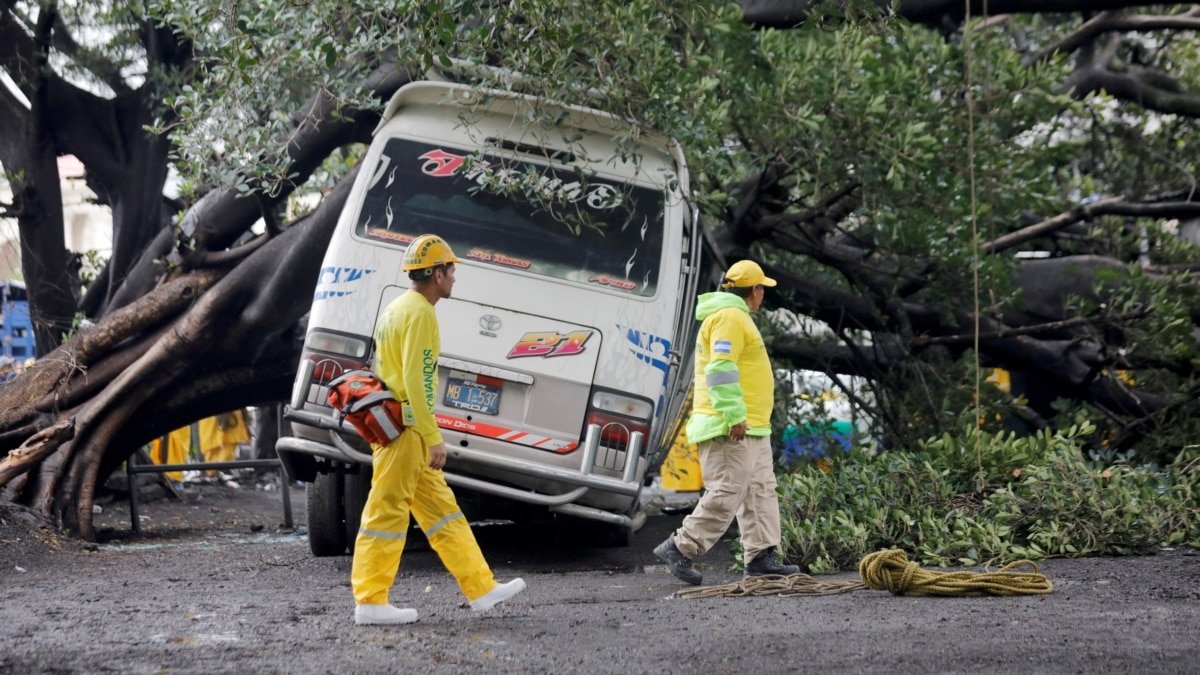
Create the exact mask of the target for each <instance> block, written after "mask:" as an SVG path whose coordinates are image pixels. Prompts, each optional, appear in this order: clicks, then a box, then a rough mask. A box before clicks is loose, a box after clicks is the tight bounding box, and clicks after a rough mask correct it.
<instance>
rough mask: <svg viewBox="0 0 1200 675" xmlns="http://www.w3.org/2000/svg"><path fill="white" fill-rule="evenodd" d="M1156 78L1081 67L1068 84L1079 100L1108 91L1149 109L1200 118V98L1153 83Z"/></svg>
mask: <svg viewBox="0 0 1200 675" xmlns="http://www.w3.org/2000/svg"><path fill="white" fill-rule="evenodd" d="M1153 79H1155V78H1153V76H1150V75H1147V74H1145V73H1143V72H1139V71H1131V72H1128V73H1118V72H1114V71H1112V70H1104V69H1100V68H1081V69H1079V70H1077V71H1075V73H1074V74H1072V75H1071V77H1070V78H1069V80H1068V81H1067V88H1068V89H1070V90H1071V92H1072V95H1074V96H1075V97H1076V98H1083V97H1084V96H1087V95H1088V94H1090V93H1092V92H1096V91H1101V90H1103V91H1106V92H1108V93H1109V94H1110V95H1111V96H1113V97H1114V98H1117V99H1120V100H1123V101H1128V102H1131V103H1136V104H1138V105H1140V106H1142V107H1143V108H1145V109H1147V110H1153V111H1155V112H1161V113H1167V114H1171V115H1183V116H1185V117H1200V95H1196V94H1185V93H1180V92H1178V91H1173V90H1171V89H1166V88H1163V87H1162V86H1158V85H1156V84H1155V83H1153V82H1152V81H1151V80H1153Z"/></svg>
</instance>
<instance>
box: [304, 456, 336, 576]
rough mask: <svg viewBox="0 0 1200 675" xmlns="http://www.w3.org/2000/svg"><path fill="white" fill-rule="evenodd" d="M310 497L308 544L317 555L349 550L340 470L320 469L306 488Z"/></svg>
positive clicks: (328, 554) (323, 555)
mask: <svg viewBox="0 0 1200 675" xmlns="http://www.w3.org/2000/svg"><path fill="white" fill-rule="evenodd" d="M305 493H306V495H307V497H308V506H307V509H306V510H307V513H308V548H309V550H310V551H312V554H313V555H315V556H317V557H325V556H333V555H343V554H345V553H346V529H345V528H346V526H345V522H344V521H345V511H344V508H343V497H344V490H343V482H342V474H341V472H338V471H334V472H331V473H319V474H317V478H316V480H314V481H313V482H311V483H309V484H308V488H307V489H306V490H305Z"/></svg>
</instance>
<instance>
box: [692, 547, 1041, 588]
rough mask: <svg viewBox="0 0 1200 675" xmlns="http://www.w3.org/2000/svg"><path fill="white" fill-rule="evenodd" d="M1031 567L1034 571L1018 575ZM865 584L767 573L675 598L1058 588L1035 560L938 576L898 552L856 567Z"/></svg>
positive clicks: (882, 554) (877, 554)
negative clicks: (1022, 568) (994, 568)
mask: <svg viewBox="0 0 1200 675" xmlns="http://www.w3.org/2000/svg"><path fill="white" fill-rule="evenodd" d="M1020 567H1028V568H1030V569H1031V570H1032V571H1027V572H1021V571H1017V569H1018V568H1020ZM858 574H859V576H860V577H861V578H862V581H817V580H816V579H813V578H812V577H810V576H808V575H807V574H792V575H790V576H781V575H777V574H768V575H765V576H761V577H746V578H745V579H742V580H741V581H731V582H729V583H727V584H721V585H719V586H701V587H699V588H687V589H684V590H681V591H677V592H676V593H675V595H674V597H676V598H680V599H683V600H694V599H697V598H720V597H725V598H737V597H746V596H755V595H779V596H785V597H787V596H795V595H807V596H817V595H836V594H838V593H850V592H852V591H861V590H866V589H868V588H869V589H872V590H877V591H890V592H891V593H892V594H894V595H912V596H920V595H939V596H957V597H967V596H980V595H1003V596H1007V595H1042V594H1045V593H1050V592H1053V591H1054V585H1053V584H1051V583H1050V580H1049V579H1047V578H1046V576H1045V575H1043V574H1042V573H1041V572H1040V571H1039V568H1038V566H1037V563H1035V562H1033V561H1032V560H1018V561H1016V562H1011V563H1009V564H1007V565H1005V566H1004V567H1001V568H1000V569H998V570H996V571H995V572H934V571H931V570H924V569H921V566H920V565H918V564H917V563H915V562H910V561H909V559H908V556H907V555H905V553H904V551H902V550H900V549H890V550H887V551H876V552H875V553H871V554H868V555H867V556H866V557H864V558H863V559H862V560H861V561H860V562H859V563H858Z"/></svg>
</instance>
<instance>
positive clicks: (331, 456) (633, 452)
mask: <svg viewBox="0 0 1200 675" xmlns="http://www.w3.org/2000/svg"><path fill="white" fill-rule="evenodd" d="M284 417H285V418H287V419H288V420H289V421H291V422H294V423H297V424H302V425H305V426H309V427H314V428H318V429H324V430H326V431H329V432H331V433H330V434H329V436H330V441H331V442H330V443H324V442H321V441H316V440H311V439H308V438H297V437H285V438H280V439H279V441H278V442H277V443H276V446H275V447H276V449H277V450H278V451H279V453H280V457H281V459H283V458H284V457H285V455H286V454H287V453H298V454H303V455H310V456H313V457H319V458H324V459H326V460H332V461H337V462H345V463H348V464H370V463H371V456H370V455H368V454H366V453H363V452H360V451H358V450H356V449H355V448H353V447H352V446H350V445H349V444H348V443H346V442H345V441H341V438H340V436H339V432H342V433H351V434H352V433H354V432H353V430H350V429H344V428H342V427H341V426H340V425H339V424H338V423H337V422H335V421H334V420H332V419H331V418H329V417H327V416H325V415H319V414H315V413H311V412H305V411H302V410H287V411H286V412H285V413H284ZM339 441H341V442H339ZM643 442H644V436H643V435H642V434H641V433H634V434H633V435H632V438H631V439H630V442H629V448H628V450H627V451H626V452H625V465H624V468H623V470H622V475H621V476H620V477H615V476H603V475H598V474H596V473H593V471H594V469H595V468H596V455H597V452H598V450H599V448H600V427H599V426H597V425H594V424H593V425H590V426H589V427H588V430H587V434H586V435H585V437H584V442H583V445H582V451H581V455H580V464H579V468H578V469H577V470H576V469H567V468H563V467H556V466H547V465H543V464H537V463H534V462H530V461H527V460H523V459H516V458H512V457H503V456H499V455H496V454H493V453H490V452H483V451H480V450H474V449H471V448H462V447H453V446H448V447H447V448H446V455H447V458H448V459H449V460H451V461H453V462H455V463H459V462H462V463H464V464H471V465H475V466H480V467H488V468H493V469H499V470H501V471H505V472H511V473H514V474H520V475H522V476H526V477H529V478H535V479H538V480H545V481H551V482H554V483H559V484H563V485H567V486H573V489H570V490H568V491H566V492H564V493H562V494H554V495H548V494H541V493H538V492H533V491H531V490H526V489H522V488H518V487H512V486H509V485H505V484H502V483H498V482H495V481H492V480H488V479H486V478H479V477H474V476H468V475H464V474H461V473H457V472H455V471H453V470H447V471H445V476H446V482H447V483H449V484H450V485H453V486H457V487H464V488H467V489H470V490H475V491H477V492H482V493H484V494H489V495H494V496H498V497H504V498H507V499H513V500H516V501H520V502H524V503H527V504H535V505H541V506H545V507H547V508H549V509H550V510H551V511H554V512H558V513H564V514H567V515H572V516H576V517H579V518H587V519H589V520H598V521H601V522H606V523H610V524H613V525H620V526H624V527H628V528H630V529H632V530H634V531H636V530H637V529H639V528H640V527H641V526H642V524H643V523H644V522H645V520H646V514H645V513H643V512H641V511H640V510H637V509H633V511H634V515H633V516H629V515H625V514H622V513H613V512H611V511H605V510H603V509H598V508H594V507H591V506H586V505H583V504H577V503H575V502H576V501H578V500H579V499H580V498H582V497H583V496H584V494H585V493H587V492H588V491H589V490H597V491H601V492H608V493H612V494H617V495H621V496H623V497H628V498H631V500H633V501H634V502H636V500H637V497H638V495H639V494H640V492H641V489H642V481H641V478H642V477H641V476H639V475H638V467H639V463H640V462H639V460H640V459H641V447H642V443H643ZM284 462H285V464H286V463H287V460H286V459H285V460H284Z"/></svg>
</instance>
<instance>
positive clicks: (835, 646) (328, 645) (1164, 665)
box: [0, 481, 1200, 673]
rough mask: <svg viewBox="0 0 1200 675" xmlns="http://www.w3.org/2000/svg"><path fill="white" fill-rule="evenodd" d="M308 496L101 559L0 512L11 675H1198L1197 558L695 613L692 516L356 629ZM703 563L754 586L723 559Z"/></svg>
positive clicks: (515, 546)
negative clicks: (1026, 580) (755, 674)
mask: <svg viewBox="0 0 1200 675" xmlns="http://www.w3.org/2000/svg"><path fill="white" fill-rule="evenodd" d="M292 495H293V500H294V504H293V506H294V508H295V514H296V518H297V520H298V525H299V526H298V527H297V528H295V529H288V528H283V527H281V524H282V521H283V509H282V507H281V500H280V492H279V491H278V490H277V489H276V490H273V491H266V490H262V489H258V488H257V487H256V486H254V485H253V481H243V486H242V487H240V488H236V489H235V488H232V487H227V486H218V485H213V486H194V487H191V488H189V489H188V491H187V494H186V495H185V499H184V500H183V501H180V502H173V501H167V500H163V499H158V500H157V501H153V502H151V503H147V504H144V505H143V508H142V515H143V516H145V518H143V520H142V528H143V531H142V533H140V534H137V535H135V534H133V533H131V532H130V524H129V512H128V508H127V505H126V504H125V503H123V502H110V503H108V504H106V505H104V506H103V509H104V511H103V513H102V514H99V515H98V516H97V526H98V528H99V533H100V539H101V541H100V543H98V544H82V543H80V542H76V541H73V540H69V539H66V538H64V537H62V536H60V535H57V534H55V533H54V532H53V531H51V530H49V529H44V528H42V527H40V524H39V523H38V522H37V521H36V519H34V518H33V517H32V516H30V515H29V514H28V513H26V512H23V511H21V510H19V509H14V508H12V507H4V508H2V509H0V672H2V673H41V672H57V673H73V672H108V671H117V672H123V673H170V672H181V673H212V672H299V673H309V672H313V673H327V672H339V673H345V672H355V673H357V672H463V671H468V672H477V671H486V672H553V673H561V672H589V673H592V672H601V673H607V672H614V673H615V672H620V673H641V672H706V673H707V672H730V673H732V672H747V671H761V672H797V671H800V672H807V671H818V670H820V671H830V670H833V671H842V672H881V673H882V672H887V673H896V672H901V673H908V672H921V673H924V672H967V671H970V672H1023V673H1024V672H1051V673H1062V672H1080V673H1084V672H1087V673H1091V672H1137V673H1146V672H1166V673H1184V672H1200V639H1198V637H1197V636H1200V555H1196V552H1194V551H1191V550H1162V551H1159V552H1158V553H1157V554H1156V555H1147V556H1138V557H1128V558H1092V559H1081V560H1065V559H1056V560H1049V561H1045V562H1044V564H1043V566H1042V570H1043V572H1045V573H1046V574H1047V576H1049V578H1050V579H1051V581H1053V583H1054V585H1055V592H1054V593H1053V594H1051V595H1048V596H1037V597H1017V598H909V597H895V596H891V595H889V594H887V593H883V592H878V591H860V592H856V593H851V594H848V595H837V596H828V597H819V598H794V597H793V598H779V597H759V598H718V599H704V600H678V599H672V598H671V597H670V596H671V594H672V593H673V592H674V591H676V590H678V589H680V588H681V586H680V585H679V584H678V583H677V582H676V581H675V580H674V579H673V578H672V577H671V576H670V575H669V574H668V573H667V572H666V570H665V568H664V567H662V566H660V565H658V564H657V561H656V559H655V558H654V557H653V555H652V554H651V553H650V549H651V548H652V547H653V546H654V545H655V544H657V543H658V542H659V541H661V540H662V538H663V537H665V536H666V534H667V533H668V532H669V531H670V530H671V529H672V528H673V527H675V526H676V525H677V524H678V522H679V520H680V516H678V515H673V516H669V515H662V514H659V515H655V516H654V517H652V518H651V519H650V520H649V522H648V524H647V526H646V527H645V528H643V530H642V531H641V532H639V533H638V536H637V539H636V541H635V543H634V545H633V546H632V547H630V548H628V549H597V548H588V547H586V546H583V545H580V544H578V543H576V544H568V543H563V541H562V539H561V538H559V537H555V536H553V535H552V534H551V533H548V532H546V531H545V528H543V529H542V530H538V529H535V528H519V527H514V526H504V525H497V526H486V527H480V528H478V530H477V532H478V536H479V539H480V542H481V544H482V545H483V547H484V550H485V552H486V554H487V556H488V559H489V561H490V562H491V564H492V566H493V568H494V569H495V571H496V575H497V577H498V578H499V579H500V580H507V579H509V578H511V577H514V576H521V577H524V578H525V580H526V581H527V582H528V583H529V588H528V590H527V591H526V592H525V593H523V594H521V595H520V596H518V597H517V598H516V599H515V600H514V601H513V602H512V603H511V605H510V606H508V607H504V608H502V609H500V610H498V611H495V612H493V613H489V614H484V615H473V614H472V613H471V612H470V611H469V610H468V609H466V608H465V606H464V605H463V598H462V597H461V596H459V595H458V592H457V589H456V587H455V586H454V583H453V581H452V580H451V579H450V577H449V576H448V575H447V574H446V573H445V572H444V571H443V570H442V568H441V567H440V565H439V563H438V561H437V558H436V556H435V555H434V554H433V553H432V552H431V551H429V549H428V548H427V547H425V546H422V545H421V543H420V542H416V543H414V544H413V545H411V546H410V549H409V550H408V551H406V553H405V557H404V564H403V568H402V571H401V576H400V578H399V579H398V580H397V582H396V585H395V587H394V588H393V591H392V599H393V602H395V603H396V604H399V605H404V606H411V607H416V608H417V609H418V610H419V611H420V612H421V620H420V621H419V622H418V623H416V624H411V625H407V626H399V627H355V626H354V625H353V622H352V619H351V617H352V610H353V606H352V600H351V598H350V588H349V581H348V575H349V562H350V561H349V558H345V557H338V558H314V557H312V556H311V555H310V554H309V552H308V547H307V542H306V541H305V537H304V528H303V514H304V499H303V491H302V490H293V491H292ZM700 562H701V563H702V564H701V568H702V570H703V571H704V572H705V575H706V582H707V583H722V582H726V581H731V580H734V579H736V578H737V577H736V576H735V575H734V574H732V573H731V572H730V571H729V565H730V555H729V552H728V547H727V546H726V545H724V544H719V545H718V547H717V549H716V550H714V551H713V552H711V553H710V554H709V555H708V556H706V557H705V558H704V559H702V560H701V561H700ZM854 578H856V575H853V574H841V575H835V576H833V577H822V578H821V580H837V579H845V580H849V579H854Z"/></svg>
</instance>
